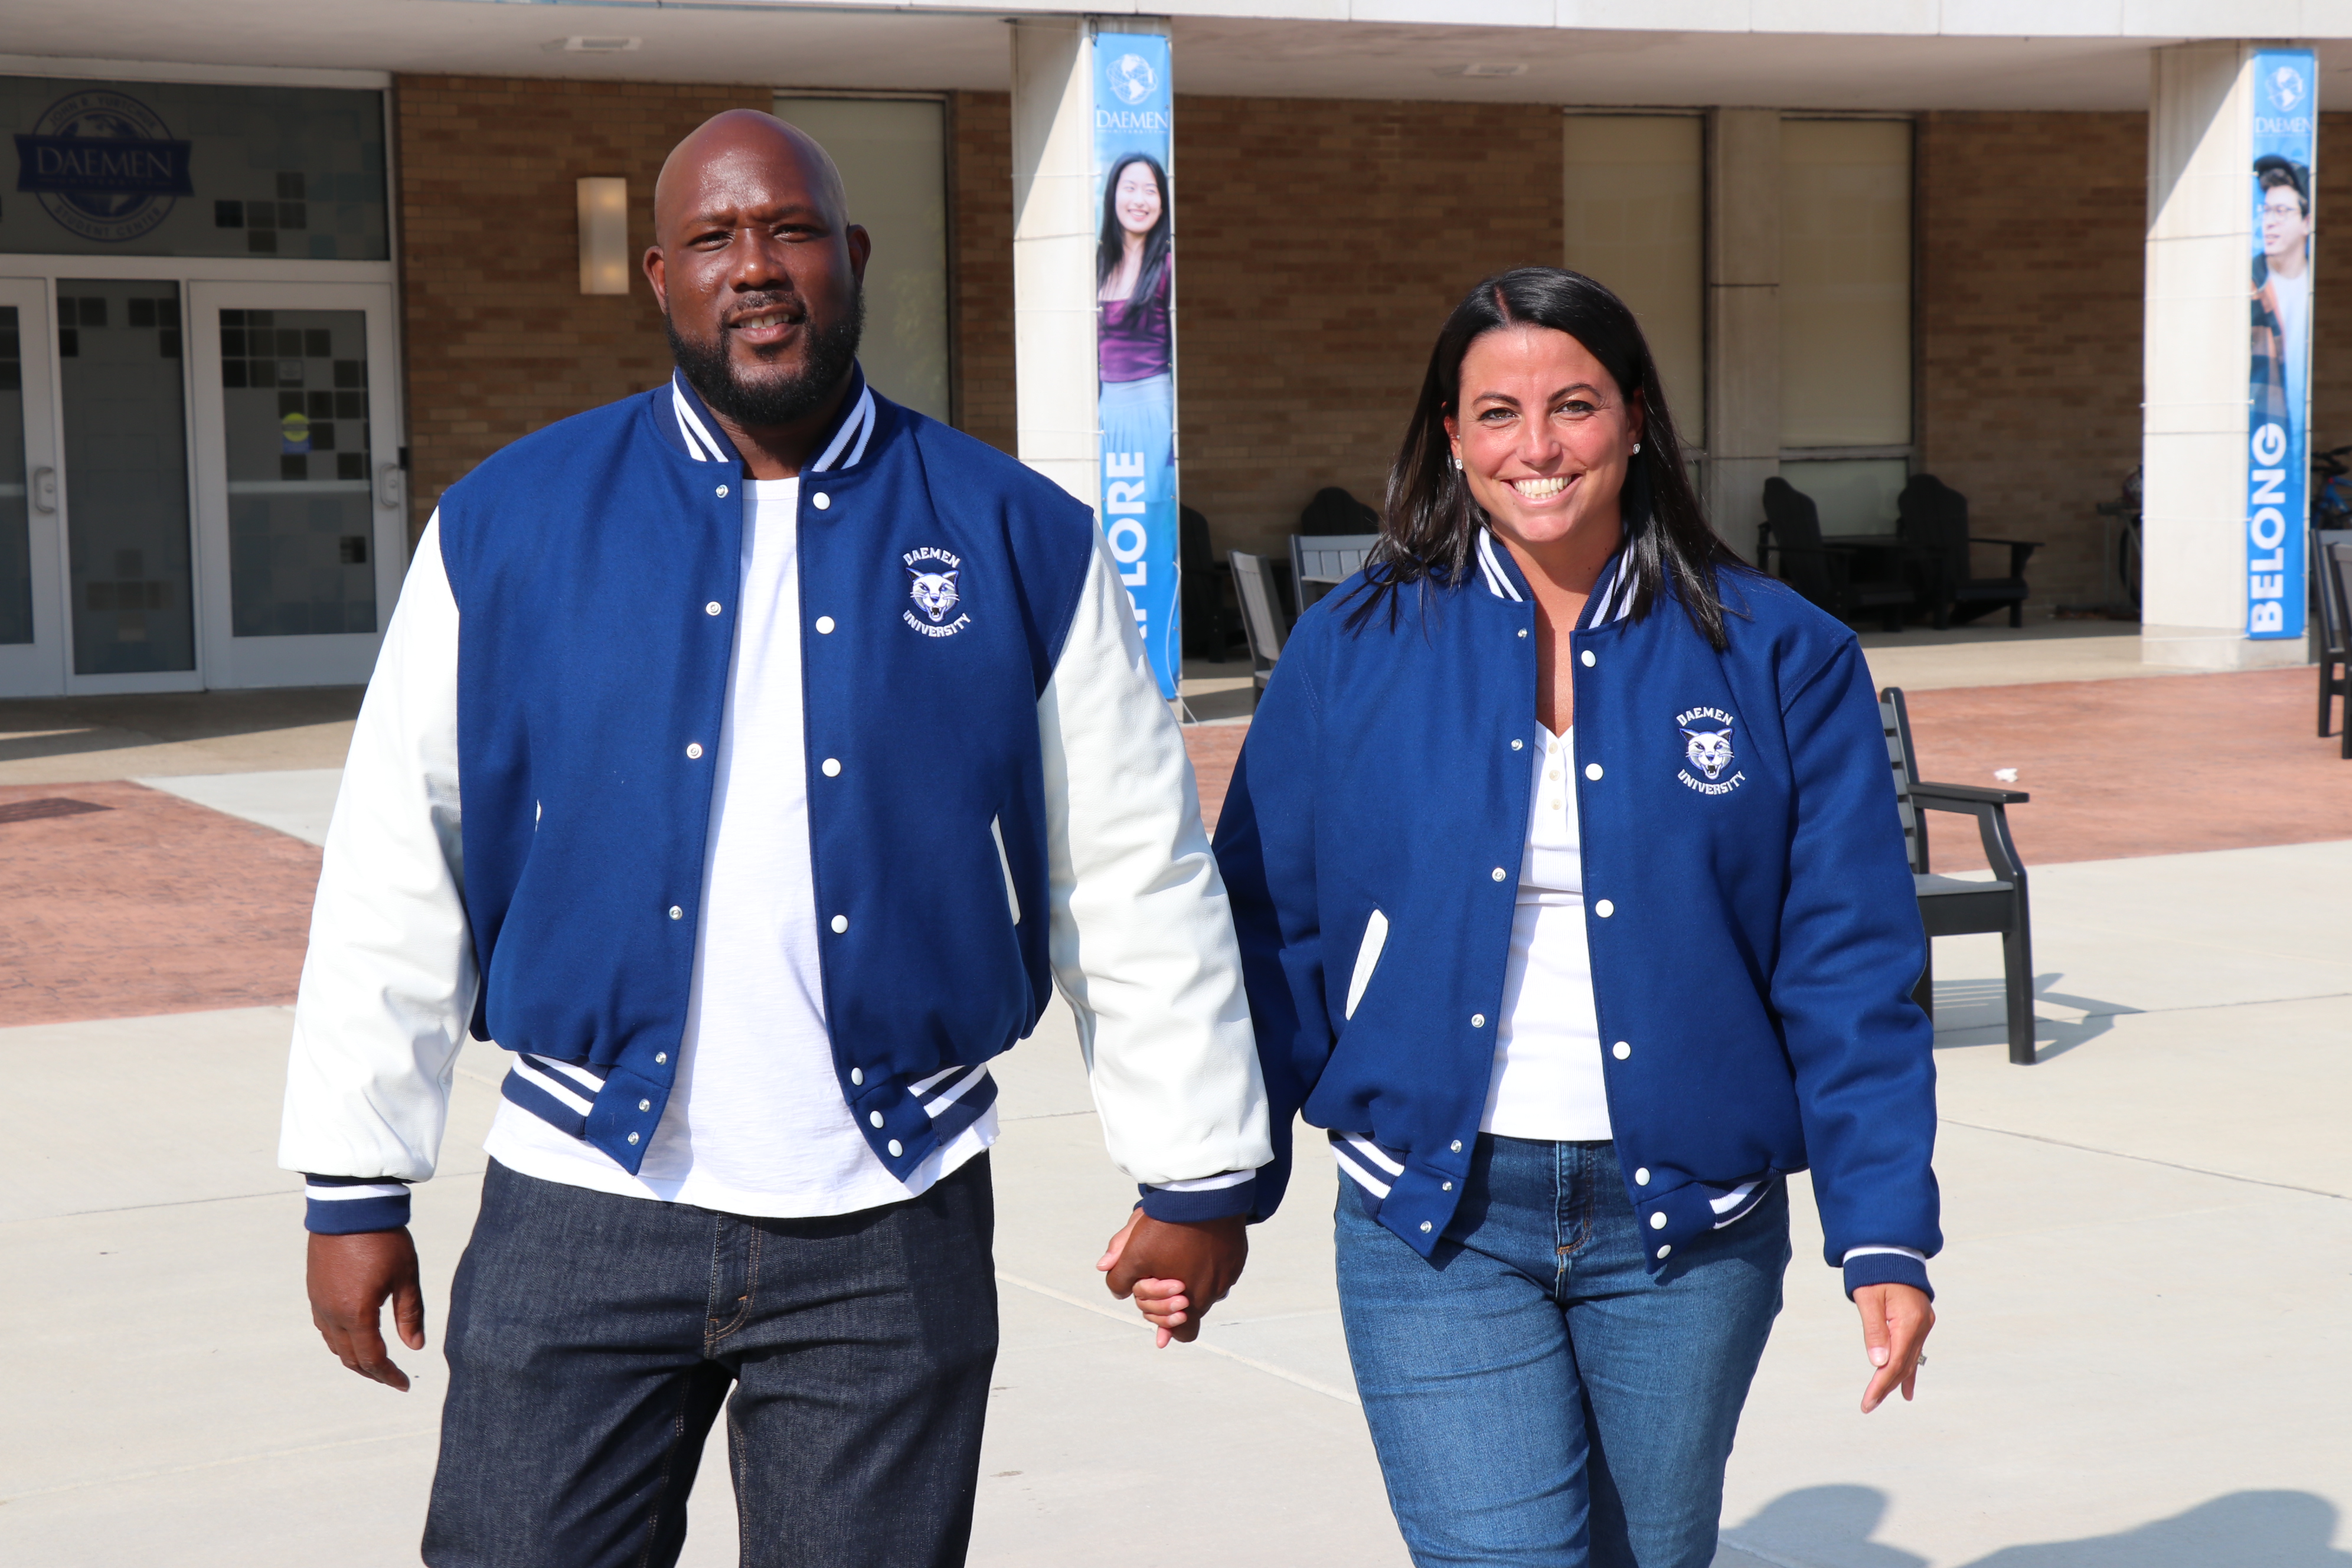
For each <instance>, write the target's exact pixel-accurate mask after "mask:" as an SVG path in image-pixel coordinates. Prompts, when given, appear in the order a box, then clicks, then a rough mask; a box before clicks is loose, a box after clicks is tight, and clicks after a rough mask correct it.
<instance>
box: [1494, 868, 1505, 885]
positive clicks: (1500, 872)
mask: <svg viewBox="0 0 2352 1568" xmlns="http://www.w3.org/2000/svg"><path fill="white" fill-rule="evenodd" d="M1503 876H1504V871H1503V868H1501V867H1500V866H1497V867H1496V868H1495V880H1496V881H1497V882H1499V881H1501V880H1502V879H1503Z"/></svg>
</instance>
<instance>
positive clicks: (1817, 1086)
mask: <svg viewBox="0 0 2352 1568" xmlns="http://www.w3.org/2000/svg"><path fill="white" fill-rule="evenodd" d="M1215 845H1216V852H1217V859H1218V863H1219V866H1220V868H1221V869H1222V870H1223V873H1224V878H1225V886H1226V889H1227V893H1228V895H1229V897H1230V899H1231V900H1232V906H1233V911H1234V928H1235V930H1236V931H1237V932H1238V933H1239V935H1240V937H1241V946H1242V954H1243V961H1244V966H1245V968H1246V971H1247V973H1248V977H1249V991H1250V1007H1251V1014H1252V1016H1253V1019H1254V1021H1255V1026H1256V1031H1257V1040H1258V1048H1259V1051H1260V1053H1261V1062H1262V1065H1263V1068H1264V1071H1265V1080H1266V1089H1267V1096H1268V1099H1269V1100H1270V1101H1271V1104H1272V1109H1273V1110H1274V1114H1275V1124H1276V1126H1280V1127H1286V1126H1288V1125H1289V1124H1290V1121H1291V1117H1292V1114H1293V1112H1294V1111H1297V1112H1300V1113H1303V1114H1304V1116H1305V1118H1306V1120H1307V1121H1309V1122H1311V1123H1313V1124H1316V1125H1318V1126H1322V1127H1325V1128H1326V1129H1328V1131H1329V1134H1330V1137H1331V1140H1332V1142H1333V1145H1334V1152H1335V1154H1336V1156H1337V1160H1338V1164H1339V1171H1340V1173H1341V1174H1342V1175H1343V1176H1345V1177H1346V1178H1348V1179H1347V1180H1344V1181H1342V1182H1341V1183H1340V1184H1339V1185H1340V1193H1339V1212H1338V1215H1337V1216H1336V1217H1337V1244H1338V1245H1337V1250H1338V1262H1339V1305H1340V1314H1341V1319H1342V1321H1343V1323H1344V1326H1345V1328H1346V1331H1347V1336H1348V1351H1349V1360H1350V1363H1352V1365H1353V1366H1354V1368H1355V1373H1356V1384H1357V1388H1358V1390H1359V1391H1360V1393H1361V1394H1362V1396H1363V1404H1364V1415H1365V1418H1366V1420H1367V1422H1368V1423H1369V1424H1370V1427H1371V1435H1372V1442H1373V1447H1374V1448H1375V1449H1376V1451H1377V1452H1378V1454H1379V1456H1380V1460H1381V1470H1382V1472H1383V1474H1384V1476H1385V1478H1386V1479H1387V1482H1388V1489H1389V1497H1390V1500H1391V1504H1392V1506H1393V1507H1394V1508H1395V1510H1396V1513H1397V1522H1398V1525H1399V1527H1400V1529H1401V1530H1402V1532H1403V1534H1404V1538H1405V1541H1406V1543H1407V1544H1408V1546H1410V1547H1411V1548H1412V1552H1413V1559H1414V1561H1415V1562H1416V1563H1423V1564H1434V1563H1472V1562H1475V1563H1504V1562H1508V1563H1545V1564H1554V1565H1558V1568H1571V1565H1576V1568H1581V1565H1583V1564H1587V1563H1607V1564H1612V1565H1614V1564H1622V1563H1642V1564H1643V1565H1644V1568H1650V1565H1659V1568H1704V1565H1705V1564H1706V1563H1709V1562H1711V1561H1712V1560H1713V1558H1714V1555H1715V1548H1716V1521H1717V1515H1718V1513H1719V1511H1720V1508H1721V1503H1722V1491H1723V1475H1724V1466H1725V1462H1726V1460H1727V1458H1728V1456H1729V1454H1730V1449H1731V1439H1732V1435H1733V1432H1734V1430H1735V1429H1736V1427H1737V1426H1738V1420H1739V1412H1740V1408H1741V1406H1742V1405H1743V1404H1744V1403H1745V1401H1746V1399H1747V1396H1748V1384H1749V1382H1750V1380H1751V1379H1752V1378H1753V1377H1754V1375H1755V1373H1756V1369H1757V1366H1758V1363H1759V1360H1760V1359H1761V1357H1762V1355H1763V1352H1764V1343H1765V1340H1766V1337H1767V1336H1768V1334H1769V1331H1770V1329H1771V1324H1772V1319H1773V1317H1774V1315H1775V1314H1776V1313H1777V1312H1778V1311H1779V1310H1780V1289H1781V1276H1782V1274H1783V1272H1784V1271H1785V1269H1786V1268H1787V1264H1788V1260H1789V1206H1788V1205H1789V1199H1788V1193H1787V1190H1786V1187H1785V1185H1784V1183H1783V1178H1785V1177H1786V1176H1787V1175H1789V1174H1790V1173H1793V1172H1796V1171H1799V1170H1803V1169H1805V1168H1807V1167H1808V1166H1809V1165H1810V1167H1811V1170H1812V1171H1813V1184H1812V1185H1813V1191H1814V1194H1815V1196H1816V1198H1817V1200H1818V1201H1819V1203H1820V1205H1821V1210H1822V1230H1823V1233H1824V1236H1825V1237H1826V1238H1827V1247H1826V1261H1828V1262H1829V1263H1831V1264H1832V1265H1834V1266H1839V1267H1842V1268H1843V1271H1844V1277H1845V1285H1846V1289H1847V1293H1848V1295H1849V1296H1851V1297H1852V1298H1853V1300H1854V1302H1855V1305H1856V1306H1857V1308H1858V1309H1859V1310H1860V1312H1861V1316H1862V1323H1863V1334H1864V1347H1865V1351H1866V1354H1867V1360H1868V1362H1869V1366H1870V1373H1869V1381H1868V1383H1867V1384H1866V1386H1865V1388H1864V1393H1863V1407H1864V1409H1865V1410H1868V1409H1872V1408H1874V1407H1875V1406H1876V1405H1878V1404H1879V1403H1880V1402H1881V1401H1883V1400H1884V1399H1885V1397H1886V1396H1887V1395H1888V1394H1890V1393H1893V1392H1895V1390H1896V1389H1898V1388H1899V1389H1900V1390H1901V1391H1902V1392H1903V1394H1904V1395H1905V1397H1906V1398H1907V1397H1909V1396H1910V1394H1911V1393H1912V1390H1913V1387H1914V1382H1915V1379H1916V1373H1917V1368H1918V1364H1919V1362H1920V1360H1921V1359H1922V1358H1921V1357H1920V1355H1919V1351H1920V1348H1921V1346H1922V1344H1923V1343H1924V1342H1925V1340H1926V1337H1927V1330H1928V1329H1929V1327H1930V1326H1931V1325H1932V1324H1933V1322H1934V1313H1933V1311H1932V1310H1931V1309H1930V1307H1929V1305H1928V1300H1929V1299H1928V1294H1927V1263H1926V1259H1927V1257H1928V1256H1929V1255H1931V1254H1933V1253H1934V1252H1935V1251H1936V1250H1937V1247H1939V1246H1940V1245H1941V1237H1940V1234H1939V1232H1938V1230H1937V1200H1936V1186H1935V1178H1934V1176H1933V1175H1932V1174H1931V1173H1930V1171H1929V1168H1928V1155H1929V1152H1930V1150H1931V1148H1932V1146H1933V1142H1934V1137H1935V1094H1934V1070H1933V1068H1932V1065H1931V1061H1930V1055H1929V1047H1930V1043H1931V1042H1930V1035H1931V1030H1930V1028H1929V1026H1928V1024H1927V1018H1926V1016H1924V1015H1923V1014H1922V1013H1921V1012H1920V1010H1919V1009H1918V1007H1917V1006H1916V1005H1913V1003H1912V1002H1911V1000H1910V992H1911V988H1912V986H1913V985H1914V984H1916V982H1917V980H1918V977H1919V973H1920V968H1921V965H1922V963H1923V962H1924V959H1925V951H1924V949H1925V944H1924V942H1923V940H1922V938H1921V936H1920V934H1919V917H1918V913H1917V910H1916V900H1915V899H1914V895H1913V892H1912V886H1911V876H1910V869H1909V864H1908V862H1907V861H1906V858H1905V852H1904V846H1903V836H1902V830H1901V826H1900V824H1899V822H1898V820H1897V818H1896V816H1895V797H1894V790H1893V787H1892V784H1891V783H1890V781H1889V778H1888V775H1887V772H1886V752H1885V742H1884V738H1883V734H1882V731H1881V730H1880V727H1879V721H1878V717H1877V707H1876V703H1875V700H1874V697H1873V695H1872V692H1871V686H1870V672H1869V670H1868V669H1867V668H1865V667H1864V664H1863V662H1862V658H1861V656H1860V652H1859V649H1858V648H1857V647H1856V644H1855V642H1854V638H1853V633H1852V632H1851V631H1849V630H1847V629H1846V628H1845V627H1844V626H1840V625H1838V624H1837V623H1835V622H1833V621H1832V620H1830V619H1829V618H1828V617H1827V616H1822V615H1821V614H1820V613H1819V612H1817V611H1815V610H1813V609H1812V608H1811V606H1810V605H1806V604H1805V603H1804V602H1803V601H1802V600H1801V599H1799V598H1797V597H1796V596H1795V595H1792V594H1790V593H1789V592H1788V591H1787V590H1785V589H1784V588H1782V587H1781V586H1780V584H1777V583H1774V582H1772V581H1771V580H1769V579H1768V578H1764V577H1762V576H1760V575H1759V574H1756V573H1754V572H1752V571H1750V570H1748V568H1747V567H1745V566H1743V565H1741V564H1740V563H1738V561H1737V560H1736V559H1735V558H1734V557H1733V556H1732V554H1731V552H1730V551H1729V550H1728V548H1727V547H1726V545H1725V544H1724V543H1723V542H1722V541H1721V540H1719V539H1718V538H1717V537H1716V535H1715V533H1714V532H1713V531H1712V530H1711V529H1709V528H1708V526H1707V523H1706V518H1705V517H1704V516H1703V515H1701V513H1700V510H1699V507H1698V503H1697V501H1696V499H1695V498H1694V497H1693V496H1692V494H1691V490H1690V486H1689V482H1688V480H1687V479H1685V474H1684V469H1683V465H1682V461H1681V448H1680V445H1679V443H1678V442H1677V441H1676V439H1675V426H1674V419H1673V416H1672V415H1671V414H1670V413H1669V412H1668V410H1667V407H1666V403H1665V398H1664V394H1663V392H1662V391H1661V390H1660V385H1659V378H1658V374H1657V370H1656V366H1655V364H1654V362H1653V360H1652V357H1651V354H1650V352H1649V349H1648V346H1647V345H1646V343H1644V342H1643V337H1642V332H1641V330H1640V328H1639V327H1638V326H1636V325H1635V323H1634V320H1633V314H1632V312H1631V311H1630V310H1627V309H1626V307H1625V306H1624V304H1623V303H1622V301H1620V300H1618V299H1617V297H1616V296H1615V295H1613V294H1612V293H1611V292H1610V291H1609V290H1608V289H1605V288H1603V287H1602V286H1601V285H1600V284H1599V283H1597V282H1595V281H1593V280H1592V279H1590V278H1586V277H1583V276H1581V275H1580V274H1577V273H1573V272H1563V271H1555V270H1551V269H1548V268H1525V269H1522V270H1519V271H1516V272H1509V273H1505V274H1503V275H1501V276H1499V277H1496V278H1491V279H1487V280H1486V281H1485V282H1483V283H1481V284H1479V285H1478V287H1477V288H1476V289H1473V290H1472V291H1471V293H1470V295H1469V296H1468V298H1466V299H1465V300H1463V302H1462V303H1461V305H1460V306H1458V307H1457V308H1456V309H1455V310H1454V314H1453V315H1452V317H1451V318H1449V319H1448V320H1447V321H1446V322H1445V325H1444V329H1443V330H1442V331H1440V332H1439V334H1438V341H1437V346H1436V348H1435V350H1434V351H1433V353H1432V354H1431V356H1430V362H1429V369H1428V373H1427V374H1426V376H1425V377H1424V379H1423V384H1422V391H1421V396H1420V400H1419V403H1418V404H1417V405H1416V406H1415V408H1414V410H1413V414H1412V421H1411V425H1410V427H1409V429H1408V432H1407V434H1406V436H1405V439H1404V442H1403V445H1402V449H1401V450H1400V452H1399V453H1398V456H1397V460H1396V464H1395V467H1394V468H1393V469H1392V471H1391V479H1390V484H1389V495H1388V509H1387V512H1386V515H1385V516H1384V517H1383V519H1382V521H1381V542H1380V545H1379V546H1378V548H1377V549H1376V551H1375V552H1374V553H1373V556H1372V562H1371V564H1370V566H1369V567H1368V568H1367V570H1366V571H1365V573H1364V574H1362V575H1360V577H1358V578H1356V579H1355V580H1353V581H1352V582H1351V583H1349V584H1344V585H1342V586H1341V587H1340V588H1339V590H1337V591H1335V592H1334V593H1332V594H1331V595H1328V597H1327V598H1325V599H1324V600H1323V601H1321V602H1320V603H1318V605H1314V606H1313V607H1311V608H1309V609H1308V610H1307V613H1306V614H1305V615H1303V616H1300V617H1299V621H1298V625H1297V629H1296V630H1295V631H1294V633H1293V634H1292V637H1291V639H1290V640H1289V642H1287V643H1286V645H1285V646H1284V648H1283V655H1282V660H1281V662H1280V663H1279V664H1278V665H1276V668H1275V673H1274V675H1273V678H1272V679H1271V680H1270V681H1269V682H1268V684H1267V687H1266V690H1265V697H1264V699H1263V700H1262V702H1261V705H1260V706H1259V708H1258V710H1257V714H1256V717H1255V719H1254V721H1252V723H1251V725H1250V730H1249V735H1248V738H1247V739H1246V740H1245V741H1244V742H1243V747H1242V754H1241V759H1240V762H1239V763H1238V765H1237V766H1236V767H1235V769H1234V775H1233V782H1232V784H1231V787H1230V789H1229V792H1228V793H1227V795H1226V796H1225V801H1224V808H1223V816H1222V818H1221V820H1220V821H1219V823H1218V826H1217V834H1216V839H1215ZM1824 1086H1833V1089H1832V1088H1825V1087H1824ZM1284 1174H1285V1172H1284V1167H1283V1166H1282V1165H1281V1164H1280V1163H1277V1164H1276V1166H1275V1167H1271V1168H1269V1169H1268V1170H1265V1171H1261V1172H1260V1173H1259V1176H1258V1187H1257V1191H1258V1194H1259V1198H1258V1202H1259V1207H1260V1209H1261V1211H1264V1210H1265V1209H1269V1208H1271V1206H1272V1205H1273V1204H1274V1203H1275V1202H1276V1201H1277V1200H1278V1199H1279V1197H1280V1194H1281V1192H1282V1187H1283V1181H1284ZM1138 1293H1139V1296H1140V1295H1141V1294H1142V1292H1141V1291H1140V1290H1139V1292H1138Z"/></svg>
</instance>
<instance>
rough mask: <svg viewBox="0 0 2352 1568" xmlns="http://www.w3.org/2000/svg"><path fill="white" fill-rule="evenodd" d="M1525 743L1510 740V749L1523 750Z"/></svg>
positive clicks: (1525, 746) (1525, 747)
mask: <svg viewBox="0 0 2352 1568" xmlns="http://www.w3.org/2000/svg"><path fill="white" fill-rule="evenodd" d="M1527 744H1528V743H1527V742H1525V741H1514V742H1511V750H1513V751H1515V752H1518V751H1524V750H1526V749H1527Z"/></svg>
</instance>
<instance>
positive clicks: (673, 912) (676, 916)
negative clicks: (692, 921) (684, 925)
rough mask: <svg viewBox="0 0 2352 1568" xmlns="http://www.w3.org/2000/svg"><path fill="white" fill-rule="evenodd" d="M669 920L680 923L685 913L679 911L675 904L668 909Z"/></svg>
mask: <svg viewBox="0 0 2352 1568" xmlns="http://www.w3.org/2000/svg"><path fill="white" fill-rule="evenodd" d="M669 918H670V919H672V920H674V921H682V920H684V919H685V918H686V911H685V910H682V909H679V908H678V907H677V905H676V904H672V905H671V906H670V907H669Z"/></svg>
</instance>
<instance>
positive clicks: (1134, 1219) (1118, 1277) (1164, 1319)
mask: <svg viewBox="0 0 2352 1568" xmlns="http://www.w3.org/2000/svg"><path fill="white" fill-rule="evenodd" d="M1248 1261H1249V1222H1248V1221H1247V1220H1246V1219H1244V1217H1243V1216H1242V1215H1232V1216H1230V1217H1228V1218H1225V1219H1210V1220H1202V1221H1201V1222H1199V1223H1198V1224H1196V1225H1174V1224H1171V1223H1169V1222H1168V1221H1166V1220H1157V1219H1153V1218H1152V1217H1151V1216H1150V1215H1148V1214H1145V1213H1144V1212H1143V1210H1142V1209H1140V1208H1138V1209H1137V1210H1136V1211H1135V1212H1134V1213H1133V1214H1132V1215H1129V1216H1128V1221H1127V1224H1125V1225H1124V1226H1120V1227H1119V1232H1118V1235H1117V1236H1114V1237H1111V1238H1110V1242H1109V1244H1108V1246H1107V1247H1104V1249H1103V1255H1102V1257H1101V1258H1098V1259H1097V1261H1096V1263H1095V1267H1096V1268H1099V1269H1101V1270H1102V1271H1103V1272H1104V1274H1106V1275H1108V1279H1105V1281H1104V1283H1105V1284H1107V1285H1108V1286H1109V1287H1110V1293H1111V1294H1112V1295H1114V1296H1116V1297H1118V1299H1119V1300H1122V1301H1124V1300H1127V1299H1128V1297H1129V1296H1130V1295H1131V1296H1133V1297H1134V1298H1135V1304H1136V1306H1137V1307H1139V1308H1140V1309H1141V1310H1142V1312H1143V1315H1144V1317H1145V1318H1146V1319H1147V1320H1148V1321H1150V1324H1151V1326H1152V1327H1153V1328H1155V1329H1157V1330H1159V1331H1160V1341H1159V1342H1160V1349H1162V1350H1165V1349H1166V1348H1167V1347H1168V1342H1169V1341H1170V1340H1182V1341H1183V1342H1185V1343H1187V1344H1190V1343H1191V1342H1192V1341H1194V1340H1196V1339H1198V1338H1200V1337H1201V1320H1202V1318H1204V1317H1206V1316H1207V1315H1208V1311H1209V1309H1210V1308H1211V1307H1213V1306H1215V1305H1216V1304H1217V1303H1218V1302H1220V1301H1222V1300H1224V1299H1225V1292H1227V1291H1228V1290H1231V1289H1233V1288H1234V1280H1236V1279H1240V1278H1241V1277H1242V1266H1243V1265H1244V1264H1245V1263H1247V1262H1248Z"/></svg>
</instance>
